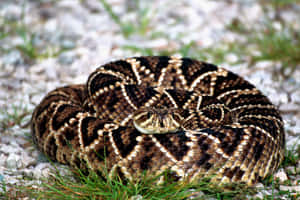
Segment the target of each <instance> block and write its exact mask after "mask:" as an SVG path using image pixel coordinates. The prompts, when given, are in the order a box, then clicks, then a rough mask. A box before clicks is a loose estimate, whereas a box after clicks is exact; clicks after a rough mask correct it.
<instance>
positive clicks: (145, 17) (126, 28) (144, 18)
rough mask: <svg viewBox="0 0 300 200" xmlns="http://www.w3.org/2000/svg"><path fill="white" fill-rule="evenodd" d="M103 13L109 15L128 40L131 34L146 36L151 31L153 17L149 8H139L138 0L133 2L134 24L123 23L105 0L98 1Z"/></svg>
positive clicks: (129, 22) (130, 22)
mask: <svg viewBox="0 0 300 200" xmlns="http://www.w3.org/2000/svg"><path fill="white" fill-rule="evenodd" d="M99 2H100V3H101V4H102V6H103V7H104V9H105V11H106V12H107V13H108V14H109V16H110V17H111V19H112V20H113V21H114V22H115V23H116V24H118V25H119V27H120V29H121V32H122V34H123V35H124V37H126V38H128V37H130V36H131V35H133V34H139V35H144V36H145V35H146V34H147V33H148V31H149V30H150V29H151V28H150V25H151V18H152V17H153V15H152V12H151V10H150V8H148V7H146V8H141V7H140V3H139V0H134V2H135V5H136V7H137V11H136V14H137V16H136V22H132V21H123V20H121V18H120V16H118V15H117V14H116V13H115V12H114V11H113V8H112V6H111V5H110V4H109V3H108V2H107V1H106V0H99Z"/></svg>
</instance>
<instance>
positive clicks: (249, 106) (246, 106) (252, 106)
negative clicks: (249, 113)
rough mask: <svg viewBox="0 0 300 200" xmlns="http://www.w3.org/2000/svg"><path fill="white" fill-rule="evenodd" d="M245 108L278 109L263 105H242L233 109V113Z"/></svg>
mask: <svg viewBox="0 0 300 200" xmlns="http://www.w3.org/2000/svg"><path fill="white" fill-rule="evenodd" d="M245 108H267V109H276V108H275V106H274V105H261V104H253V105H242V106H238V107H236V108H232V109H231V111H237V110H241V109H245Z"/></svg>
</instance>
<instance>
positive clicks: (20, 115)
mask: <svg viewBox="0 0 300 200" xmlns="http://www.w3.org/2000/svg"><path fill="white" fill-rule="evenodd" d="M80 2H82V3H80ZM128 2H129V1H126V0H113V1H109V3H110V4H111V5H113V10H114V11H115V12H116V13H117V14H118V15H120V16H121V20H125V21H126V20H128V21H129V22H130V23H131V24H134V23H135V19H136V17H139V16H137V12H128V10H129V11H130V9H136V7H135V6H136V5H132V4H128ZM226 2H227V1H224V2H217V1H208V0H207V1H201V3H200V2H199V1H197V0H191V1H188V0H180V1H176V2H174V1H171V0H167V1H158V0H156V1H153V2H152V3H149V1H141V6H144V7H147V6H148V7H149V6H150V11H149V12H150V14H151V15H153V17H151V22H150V23H149V27H151V29H153V32H157V33H159V32H163V33H165V34H168V36H169V39H166V38H165V37H148V35H149V34H150V33H149V31H148V30H145V31H146V32H145V35H139V34H133V35H130V36H129V37H128V38H125V37H124V36H123V35H122V34H121V32H120V29H119V26H118V25H117V24H116V23H114V21H113V20H112V19H111V18H110V17H109V15H108V13H107V12H105V11H104V8H103V7H102V5H101V4H100V3H99V1H97V0H86V1H80V0H72V1H70V0H62V1H54V0H44V1H26V0H23V1H17V0H12V1H1V2H0V19H2V18H3V19H5V20H6V21H7V25H6V26H8V24H10V23H15V22H19V23H21V22H22V23H24V25H25V26H26V27H28V28H27V30H26V34H29V33H31V32H32V33H34V34H33V35H32V42H33V44H34V45H35V46H36V47H38V50H39V51H38V52H48V53H50V54H51V52H52V54H53V55H57V56H44V57H43V56H38V57H37V58H36V59H35V62H30V61H28V58H27V57H26V56H24V52H22V51H21V50H20V49H18V48H13V47H15V46H17V45H20V44H21V45H22V44H23V45H24V39H22V38H21V37H20V36H18V34H15V35H11V36H9V37H7V38H4V39H2V40H0V46H1V47H2V49H5V50H6V51H4V52H5V53H3V54H0V134H1V137H0V182H4V183H6V184H7V187H10V186H12V185H14V184H18V185H22V184H25V185H26V184H27V185H30V184H35V185H39V184H40V181H41V180H43V178H47V177H49V176H50V175H51V173H53V171H55V170H54V166H55V167H57V168H58V169H61V170H62V171H63V173H66V174H67V173H68V170H67V169H68V167H66V166H62V165H60V164H50V163H49V162H48V160H47V159H46V158H45V157H44V156H43V155H41V153H39V152H38V151H37V150H36V148H35V146H34V145H33V143H32V141H31V139H30V130H29V127H28V126H26V124H28V123H29V121H30V115H31V112H32V110H33V109H34V107H35V106H36V105H37V104H38V103H39V102H40V100H41V99H42V98H43V96H44V95H45V94H46V93H47V92H48V91H50V90H52V89H54V88H56V87H58V86H62V85H66V84H70V83H83V82H85V81H86V79H87V77H88V75H89V73H91V72H92V71H93V70H94V69H95V68H96V67H97V66H99V65H100V64H103V63H105V62H108V61H111V60H116V59H119V58H123V57H129V56H138V55H141V53H131V52H130V51H127V50H124V48H123V46H124V45H135V46H137V47H141V48H142V47H147V48H152V49H154V50H168V49H172V48H176V47H178V46H179V45H180V44H181V43H180V42H182V43H183V44H188V43H189V42H190V41H196V43H197V44H198V45H201V46H203V47H208V46H210V45H212V44H217V43H218V42H219V41H235V40H236V39H240V40H241V39H242V38H238V37H239V36H237V35H233V34H232V33H230V32H228V31H226V30H225V26H226V25H227V24H228V23H229V22H230V21H231V20H233V19H234V18H236V17H239V18H241V19H242V20H244V21H246V22H249V23H248V24H251V23H250V22H251V21H252V22H253V21H255V20H258V19H259V18H260V17H261V15H262V13H263V11H262V9H261V7H260V6H258V5H257V3H255V2H253V1H250V0H249V1H245V3H228V2H227V3H226ZM230 2H231V1H230ZM237 2H239V1H237ZM132 7H133V8H132ZM177 11H180V12H177ZM245 13H246V14H245ZM22 15H24V16H25V17H24V19H22ZM284 17H285V18H287V19H290V20H291V21H292V22H293V23H294V24H295V26H296V25H297V26H298V27H299V21H297V20H295V14H294V13H291V12H286V13H285V15H284ZM296 19H297V18H296ZM298 19H299V18H298ZM275 26H276V27H277V26H279V25H275ZM7 28H8V27H7ZM278 28H279V29H280V27H278ZM8 29H9V28H8ZM182 34H184V37H181V36H180V35H182ZM179 41H180V42H179ZM225 59H226V62H227V63H234V62H236V61H237V59H238V56H237V55H235V54H233V53H231V54H228V55H226V57H225ZM222 66H224V67H225V68H227V69H230V70H232V71H234V72H236V73H238V74H240V75H242V76H244V77H245V78H246V79H247V80H249V81H250V82H252V83H253V84H255V85H256V86H257V87H258V88H259V89H260V90H262V91H263V92H264V93H265V94H266V95H267V96H268V97H269V98H270V99H271V100H272V102H273V103H274V104H275V105H277V106H278V107H279V109H280V111H281V112H282V114H283V115H282V116H283V119H284V121H285V130H286V134H287V137H286V138H287V143H286V144H287V148H288V149H292V148H293V147H295V145H300V140H299V136H300V90H299V88H300V79H299V77H300V68H299V67H298V68H297V69H296V71H295V72H294V73H293V75H292V76H291V77H290V78H289V79H287V80H275V79H274V77H273V76H272V74H273V72H274V70H276V67H274V66H276V63H273V62H265V61H264V62H259V63H257V64H256V65H254V66H252V67H251V68H248V67H247V64H246V63H242V64H239V65H235V66H231V65H229V64H226V63H224V64H223V65H222ZM298 163H299V161H298ZM296 170H298V172H299V171H300V163H299V164H298V167H297V169H296ZM298 174H299V173H298ZM276 175H277V176H278V178H279V180H280V181H281V182H282V183H283V182H284V181H285V180H287V179H291V181H292V182H293V181H294V182H295V184H294V185H292V186H286V185H282V186H280V189H282V190H289V191H292V190H293V191H296V192H297V191H298V192H299V190H300V189H299V185H297V184H299V175H295V176H294V177H293V176H291V177H292V178H291V177H290V176H288V175H287V172H286V169H281V170H280V171H279V172H278V173H277V174H276ZM28 178H29V179H28ZM29 180H30V181H29ZM297 180H298V182H297ZM258 187H263V185H262V184H258ZM2 190H3V189H2V187H0V194H1V192H3V191H2ZM266 193H270V190H265V191H263V192H260V193H259V194H257V197H261V198H262V197H263V196H262V195H263V194H266ZM132 199H140V195H137V196H135V197H133V198H132Z"/></svg>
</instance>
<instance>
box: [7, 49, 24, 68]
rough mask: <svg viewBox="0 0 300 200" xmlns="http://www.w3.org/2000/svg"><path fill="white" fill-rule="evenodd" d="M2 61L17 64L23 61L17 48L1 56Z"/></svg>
mask: <svg viewBox="0 0 300 200" xmlns="http://www.w3.org/2000/svg"><path fill="white" fill-rule="evenodd" d="M2 62H3V64H6V65H19V64H22V63H24V60H23V58H22V55H21V53H20V52H19V51H18V50H13V51H10V52H9V53H8V54H6V55H5V56H3V57H2Z"/></svg>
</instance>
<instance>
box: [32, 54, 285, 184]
mask: <svg viewBox="0 0 300 200" xmlns="http://www.w3.org/2000/svg"><path fill="white" fill-rule="evenodd" d="M31 128H32V135H33V139H34V141H35V143H36V144H37V146H38V148H39V149H40V150H41V151H43V152H44V153H45V154H46V155H47V156H49V158H51V159H52V160H55V161H59V162H60V163H64V164H69V165H71V166H73V167H79V168H82V169H84V168H90V169H92V170H95V171H100V172H103V170H104V168H105V169H107V170H108V171H109V173H111V174H112V173H113V172H117V173H119V174H121V175H122V176H125V177H126V178H128V179H132V180H135V179H138V178H139V177H140V175H141V173H142V172H143V171H146V172H147V173H149V174H152V175H153V174H155V175H156V174H160V173H162V172H164V171H166V170H170V172H171V175H172V176H173V177H175V178H176V180H182V179H184V178H188V180H194V179H197V178H199V177H203V176H209V175H213V176H212V177H213V178H212V181H220V182H225V183H226V182H244V183H246V184H247V185H252V184H254V183H256V182H258V181H259V180H261V179H263V178H264V177H266V176H267V175H269V174H271V173H273V172H274V170H276V169H277V167H278V165H279V164H280V162H281V161H282V159H283V155H284V130H283V121H282V119H281V117H280V115H279V112H278V110H277V109H276V108H275V106H274V105H273V104H272V103H271V102H270V101H269V100H268V98H267V97H266V96H264V95H263V94H262V93H261V92H260V91H259V90H258V89H256V88H255V87H254V86H253V85H252V84H250V83H249V82H247V81H246V80H244V79H243V78H241V77H239V76H238V75H236V74H234V73H232V72H230V71H228V70H225V69H223V68H221V67H217V66H215V65H212V64H209V63H205V62H200V61H197V60H194V59H190V58H178V57H167V56H150V57H134V58H127V59H124V60H119V61H115V62H111V63H108V64H105V65H103V66H101V67H99V68H98V69H97V70H95V71H94V72H93V73H92V74H91V75H90V76H89V78H88V81H87V83H86V84H82V85H70V86H66V87H62V88H58V89H55V90H54V91H52V92H50V93H48V94H47V96H46V97H45V98H44V99H43V100H42V102H41V103H40V104H39V105H38V106H37V107H36V109H35V111H34V113H33V116H32V123H31Z"/></svg>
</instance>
